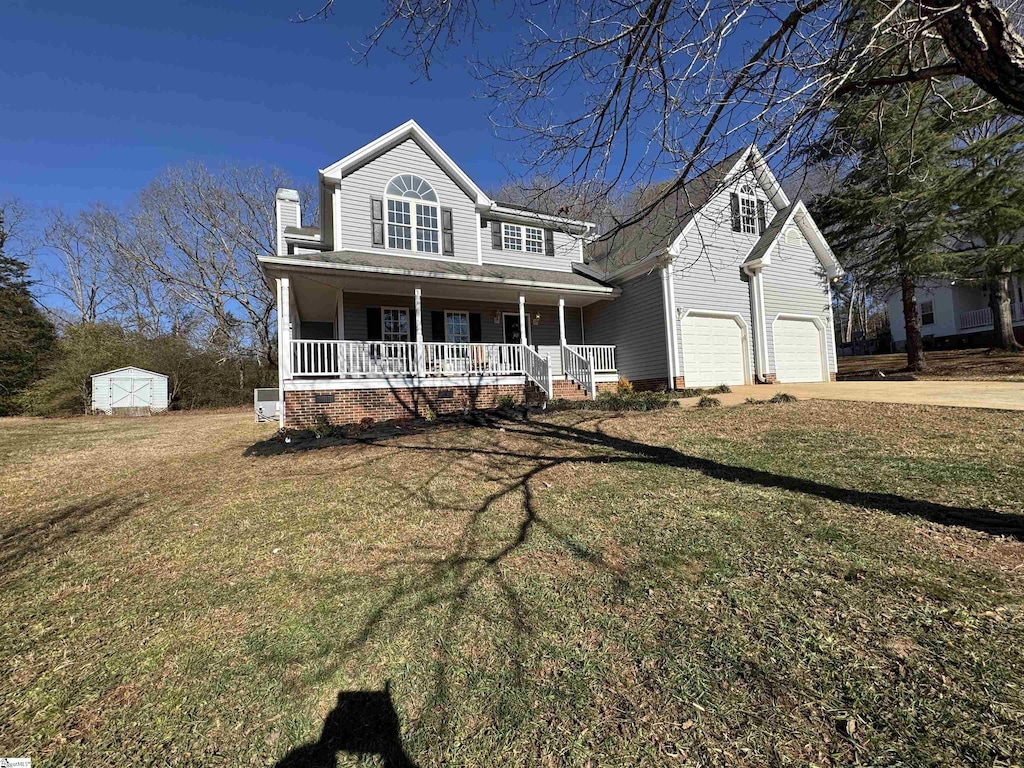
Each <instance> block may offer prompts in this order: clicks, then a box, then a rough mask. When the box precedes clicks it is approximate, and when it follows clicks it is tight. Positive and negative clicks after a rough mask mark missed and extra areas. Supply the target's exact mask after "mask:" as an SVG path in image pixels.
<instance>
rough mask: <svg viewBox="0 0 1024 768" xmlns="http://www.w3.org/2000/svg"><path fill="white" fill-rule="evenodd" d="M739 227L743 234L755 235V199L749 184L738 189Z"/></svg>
mask: <svg viewBox="0 0 1024 768" xmlns="http://www.w3.org/2000/svg"><path fill="white" fill-rule="evenodd" d="M740 227H741V229H742V231H743V233H744V234H747V235H756V234H757V197H756V196H755V195H754V190H753V188H752V187H751V186H750V185H749V184H744V185H743V186H742V187H741V188H740Z"/></svg>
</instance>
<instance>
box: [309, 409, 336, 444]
mask: <svg viewBox="0 0 1024 768" xmlns="http://www.w3.org/2000/svg"><path fill="white" fill-rule="evenodd" d="M333 433H334V425H333V424H331V420H330V419H329V418H328V417H327V414H324V413H318V414H317V415H316V418H315V419H313V436H314V437H315V438H317V439H318V440H319V439H321V438H324V437H330V436H331V435H332V434H333Z"/></svg>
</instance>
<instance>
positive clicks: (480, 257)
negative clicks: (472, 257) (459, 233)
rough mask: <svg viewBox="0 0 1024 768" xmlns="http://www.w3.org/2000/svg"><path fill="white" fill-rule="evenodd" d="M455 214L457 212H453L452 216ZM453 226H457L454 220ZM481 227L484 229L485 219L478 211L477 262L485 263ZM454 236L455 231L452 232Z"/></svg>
mask: <svg viewBox="0 0 1024 768" xmlns="http://www.w3.org/2000/svg"><path fill="white" fill-rule="evenodd" d="M454 215H455V214H454V213H452V216H454ZM452 227H453V228H454V227H455V222H454V221H453V222H452ZM481 229H483V220H482V219H481V218H480V211H477V212H476V263H477V264H483V263H484V243H483V240H482V239H481V235H480V230H481ZM454 236H455V234H454V232H453V233H452V237H454Z"/></svg>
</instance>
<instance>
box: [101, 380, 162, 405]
mask: <svg viewBox="0 0 1024 768" xmlns="http://www.w3.org/2000/svg"><path fill="white" fill-rule="evenodd" d="M152 401H153V381H152V379H136V378H117V379H115V378H111V379H110V407H111V408H144V407H146V406H148V405H149V404H150V403H151V402H152Z"/></svg>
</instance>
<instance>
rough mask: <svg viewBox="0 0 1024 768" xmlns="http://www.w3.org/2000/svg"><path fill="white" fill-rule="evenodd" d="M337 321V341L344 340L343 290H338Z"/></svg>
mask: <svg viewBox="0 0 1024 768" xmlns="http://www.w3.org/2000/svg"><path fill="white" fill-rule="evenodd" d="M337 310H338V320H337V336H338V341H344V340H345V289H344V288H339V289H338V306H337Z"/></svg>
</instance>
